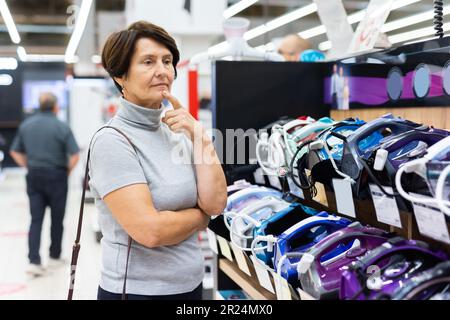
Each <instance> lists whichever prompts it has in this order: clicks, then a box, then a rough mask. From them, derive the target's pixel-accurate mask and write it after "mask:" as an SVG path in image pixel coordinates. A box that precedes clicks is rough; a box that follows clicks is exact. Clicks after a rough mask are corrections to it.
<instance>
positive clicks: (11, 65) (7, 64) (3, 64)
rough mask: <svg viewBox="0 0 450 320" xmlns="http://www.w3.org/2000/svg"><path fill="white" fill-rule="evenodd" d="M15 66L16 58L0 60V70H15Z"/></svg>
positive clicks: (16, 64)
mask: <svg viewBox="0 0 450 320" xmlns="http://www.w3.org/2000/svg"><path fill="white" fill-rule="evenodd" d="M17 66H18V63H17V59H16V58H3V57H2V58H0V70H16V69H17Z"/></svg>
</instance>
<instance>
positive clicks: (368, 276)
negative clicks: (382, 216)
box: [340, 237, 447, 300]
mask: <svg viewBox="0 0 450 320" xmlns="http://www.w3.org/2000/svg"><path fill="white" fill-rule="evenodd" d="M446 259H447V256H446V254H445V253H444V252H443V251H433V250H431V249H430V247H429V246H428V244H426V243H425V242H422V241H415V240H406V239H403V238H400V237H396V238H392V239H390V240H388V241H387V242H386V243H384V244H383V245H381V246H380V247H378V248H376V249H375V250H373V251H372V252H371V253H369V254H368V255H366V256H365V257H363V258H362V259H360V260H359V261H357V262H355V263H354V264H353V265H352V266H351V267H350V268H349V269H348V270H347V271H345V272H344V273H343V274H342V279H341V288H340V298H341V299H344V300H381V299H391V298H392V295H393V293H394V292H395V290H397V289H398V288H401V287H403V286H404V285H405V282H406V281H407V280H408V279H410V278H411V277H413V276H415V275H417V274H419V273H421V272H423V271H425V270H427V269H430V268H431V267H434V266H435V265H436V264H437V263H439V262H442V261H444V260H446ZM372 272H375V273H372Z"/></svg>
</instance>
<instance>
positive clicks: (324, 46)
mask: <svg viewBox="0 0 450 320" xmlns="http://www.w3.org/2000/svg"><path fill="white" fill-rule="evenodd" d="M330 49H331V41H330V40H328V41H324V42H321V43H319V50H320V51H328V50H330Z"/></svg>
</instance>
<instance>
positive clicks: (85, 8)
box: [65, 0, 92, 63]
mask: <svg viewBox="0 0 450 320" xmlns="http://www.w3.org/2000/svg"><path fill="white" fill-rule="evenodd" d="M91 6H92V0H83V2H82V3H81V8H80V11H79V13H78V16H77V20H76V24H75V28H74V29H73V33H72V36H71V37H70V41H69V44H68V46H67V49H66V57H65V61H66V63H74V62H75V53H76V51H77V48H78V44H79V43H80V40H81V36H82V35H83V32H84V29H85V27H86V22H87V19H88V17H89V11H90V10H91Z"/></svg>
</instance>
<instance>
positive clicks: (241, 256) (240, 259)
mask: <svg viewBox="0 0 450 320" xmlns="http://www.w3.org/2000/svg"><path fill="white" fill-rule="evenodd" d="M230 245H231V249H233V252H234V257H235V258H236V262H237V264H238V267H239V269H241V270H242V272H244V273H246V274H247V275H249V276H251V275H252V274H251V273H250V269H249V268H248V265H247V260H246V259H245V253H244V251H242V250H241V249H239V248H238V247H237V246H236V245H235V244H234V243H233V242H230Z"/></svg>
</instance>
